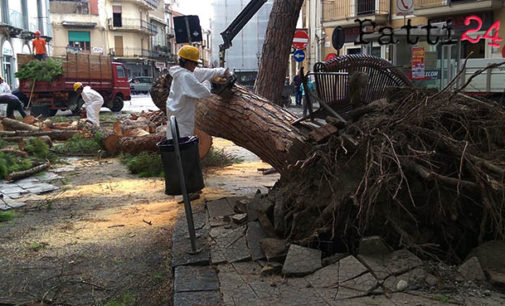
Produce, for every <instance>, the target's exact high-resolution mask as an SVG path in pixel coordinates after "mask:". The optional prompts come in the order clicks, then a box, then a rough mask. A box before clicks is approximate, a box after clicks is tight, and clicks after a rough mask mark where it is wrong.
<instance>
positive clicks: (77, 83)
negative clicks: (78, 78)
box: [74, 82, 82, 91]
mask: <svg viewBox="0 0 505 306" xmlns="http://www.w3.org/2000/svg"><path fill="white" fill-rule="evenodd" d="M81 87H82V83H81V82H75V83H74V91H77V89H79V88H81Z"/></svg>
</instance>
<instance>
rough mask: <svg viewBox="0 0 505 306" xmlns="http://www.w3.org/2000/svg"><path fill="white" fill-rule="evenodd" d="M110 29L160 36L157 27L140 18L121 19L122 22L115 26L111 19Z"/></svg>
mask: <svg viewBox="0 0 505 306" xmlns="http://www.w3.org/2000/svg"><path fill="white" fill-rule="evenodd" d="M108 21H109V29H111V30H138V31H143V32H146V33H148V34H151V35H156V34H158V29H157V27H156V26H155V25H153V24H152V23H150V22H147V21H145V20H143V19H138V18H121V22H118V23H116V24H114V20H113V18H109V20H108Z"/></svg>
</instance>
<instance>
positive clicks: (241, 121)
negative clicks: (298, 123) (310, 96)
mask: <svg viewBox="0 0 505 306" xmlns="http://www.w3.org/2000/svg"><path fill="white" fill-rule="evenodd" d="M168 83H170V82H169V81H168V80H163V78H159V79H157V81H155V82H154V84H153V89H152V90H151V97H152V99H153V102H154V103H155V104H156V105H157V106H158V107H160V108H161V109H163V108H162V106H163V105H164V104H165V101H166V96H167V95H168V91H167V90H169V85H167V84H168ZM167 87H168V89H167ZM232 91H233V95H232V96H231V97H229V98H222V97H220V96H217V95H212V96H211V97H210V98H208V99H205V101H202V102H201V103H198V104H197V107H196V115H195V123H196V127H197V128H199V129H201V130H203V131H204V132H206V133H208V134H209V135H211V136H217V137H222V138H225V139H228V140H231V141H233V142H234V143H235V144H237V145H239V146H241V147H244V148H246V149H248V150H249V151H251V152H253V153H254V154H256V155H258V156H259V157H260V158H261V159H262V160H263V161H265V162H267V163H269V164H270V165H271V166H272V167H274V168H276V169H277V170H279V172H281V174H282V173H283V172H284V170H286V169H287V165H288V164H290V163H293V162H296V161H297V160H300V159H304V158H305V156H306V154H307V152H308V151H309V150H310V145H309V144H308V143H306V142H305V141H306V140H307V138H306V136H305V134H304V131H301V130H299V129H297V128H296V127H294V126H292V125H291V123H292V122H294V121H295V120H296V119H297V117H296V116H295V115H293V114H292V113H290V112H289V111H287V110H285V109H283V108H282V107H280V106H277V105H273V104H272V103H270V102H269V101H267V100H266V99H264V98H262V97H260V96H258V95H255V94H254V93H252V92H251V91H249V90H247V89H245V88H244V87H241V86H235V87H234V88H233V89H232Z"/></svg>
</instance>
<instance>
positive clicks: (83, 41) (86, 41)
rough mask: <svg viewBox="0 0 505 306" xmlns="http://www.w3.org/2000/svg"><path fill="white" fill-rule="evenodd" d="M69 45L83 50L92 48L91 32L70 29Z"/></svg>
mask: <svg viewBox="0 0 505 306" xmlns="http://www.w3.org/2000/svg"><path fill="white" fill-rule="evenodd" d="M68 45H69V46H70V47H73V48H80V49H81V50H85V51H89V50H90V37H89V32H84V31H68Z"/></svg>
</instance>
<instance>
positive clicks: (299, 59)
mask: <svg viewBox="0 0 505 306" xmlns="http://www.w3.org/2000/svg"><path fill="white" fill-rule="evenodd" d="M293 57H294V58H295V61H297V62H303V60H304V59H305V52H303V50H296V51H295V53H293Z"/></svg>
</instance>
